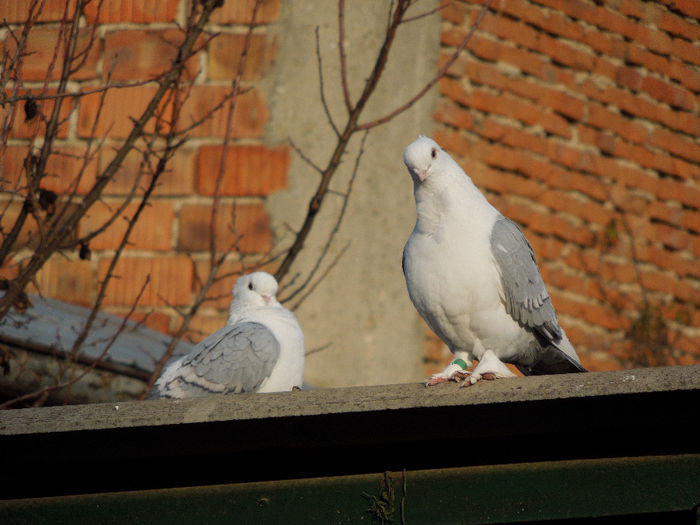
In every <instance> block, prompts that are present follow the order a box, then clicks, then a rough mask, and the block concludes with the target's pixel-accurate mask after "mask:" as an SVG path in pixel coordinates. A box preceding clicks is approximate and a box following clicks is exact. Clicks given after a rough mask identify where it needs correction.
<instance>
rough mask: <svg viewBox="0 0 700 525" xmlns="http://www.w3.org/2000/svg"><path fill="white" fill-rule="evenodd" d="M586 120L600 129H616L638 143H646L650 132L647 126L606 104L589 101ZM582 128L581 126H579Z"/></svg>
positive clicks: (623, 135)
mask: <svg viewBox="0 0 700 525" xmlns="http://www.w3.org/2000/svg"><path fill="white" fill-rule="evenodd" d="M585 121H586V122H588V123H589V124H591V125H592V126H595V127H596V128H599V129H604V130H609V131H614V132H615V133H617V134H618V135H620V136H621V137H623V138H625V139H627V140H629V141H630V142H634V143H637V144H640V143H645V142H646V141H647V140H648V138H649V133H648V131H647V128H646V127H645V126H642V125H641V124H639V123H637V122H635V121H633V120H631V119H629V118H626V117H623V116H622V115H620V114H619V113H614V112H612V111H610V110H609V109H608V108H607V107H606V106H603V105H602V104H597V103H595V102H589V104H588V115H587V118H586V119H585ZM578 129H579V130H580V129H581V128H580V127H579V128H578Z"/></svg>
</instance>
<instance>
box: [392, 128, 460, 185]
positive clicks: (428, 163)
mask: <svg viewBox="0 0 700 525" xmlns="http://www.w3.org/2000/svg"><path fill="white" fill-rule="evenodd" d="M450 160H451V159H450V156H449V155H447V154H446V153H445V152H444V151H443V150H442V148H441V147H440V146H439V145H438V143H437V142H435V141H434V140H433V139H431V138H428V137H424V136H423V135H420V136H419V137H418V138H417V139H416V140H414V141H413V142H411V143H410V144H409V145H408V146H407V147H406V149H405V150H404V152H403V162H404V164H405V165H406V167H407V168H408V172H409V173H410V174H411V178H413V182H415V183H416V184H420V183H422V182H423V181H425V180H426V179H427V178H428V177H430V176H431V175H432V174H434V173H440V172H441V171H444V169H445V168H446V167H447V163H449V161H450Z"/></svg>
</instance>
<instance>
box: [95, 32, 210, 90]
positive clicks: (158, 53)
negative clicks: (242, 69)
mask: <svg viewBox="0 0 700 525" xmlns="http://www.w3.org/2000/svg"><path fill="white" fill-rule="evenodd" d="M183 40H184V33H182V31H180V30H178V29H164V30H127V29H122V30H119V31H109V32H107V33H106V34H105V39H104V42H105V44H104V45H105V58H104V66H103V77H104V80H106V79H107V76H108V74H111V78H112V81H115V82H117V81H124V80H147V79H151V78H155V77H157V76H158V75H161V74H163V73H165V72H166V71H168V70H169V69H170V68H171V67H172V64H173V63H174V62H175V59H176V58H177V51H178V46H179V45H180V44H181V43H182V41H183ZM202 42H203V39H201V38H200V42H199V45H201V43H202ZM185 67H186V70H187V73H188V78H194V77H195V76H196V74H197V69H198V64H197V57H196V56H194V57H191V58H190V59H189V60H187V62H186V63H185Z"/></svg>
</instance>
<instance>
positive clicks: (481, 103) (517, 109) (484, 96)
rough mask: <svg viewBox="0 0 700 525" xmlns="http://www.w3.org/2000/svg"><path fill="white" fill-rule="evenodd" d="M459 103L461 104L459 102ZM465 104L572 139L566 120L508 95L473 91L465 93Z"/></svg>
mask: <svg viewBox="0 0 700 525" xmlns="http://www.w3.org/2000/svg"><path fill="white" fill-rule="evenodd" d="M441 87H442V83H441ZM458 102H461V101H459V100H458ZM463 102H464V103H465V104H466V105H468V106H470V107H472V108H475V109H479V110H481V111H486V112H489V113H495V114H498V115H505V116H508V117H511V118H516V119H517V120H519V121H521V122H523V123H525V124H529V125H538V124H539V125H541V126H542V127H543V128H544V129H545V130H547V131H549V132H550V133H554V134H555V135H559V136H560V137H564V138H570V137H571V131H570V128H569V124H568V122H567V121H566V119H564V118H562V117H560V116H558V115H556V114H553V113H549V112H546V111H542V109H541V108H540V107H538V105H536V104H532V103H530V102H527V101H525V100H522V99H518V98H515V97H512V96H507V95H501V96H498V95H494V94H491V93H489V92H487V91H482V90H478V89H473V90H472V91H471V92H470V93H465V94H464V96H463Z"/></svg>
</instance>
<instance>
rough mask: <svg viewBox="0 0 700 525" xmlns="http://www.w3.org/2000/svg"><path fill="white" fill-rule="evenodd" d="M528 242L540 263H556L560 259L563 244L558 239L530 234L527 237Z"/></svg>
mask: <svg viewBox="0 0 700 525" xmlns="http://www.w3.org/2000/svg"><path fill="white" fill-rule="evenodd" d="M528 240H529V241H530V244H531V245H532V249H533V250H534V251H535V255H536V256H537V260H538V261H539V262H540V263H542V262H543V261H558V260H559V259H561V256H562V252H563V249H564V243H563V242H562V241H560V240H559V239H555V238H553V237H543V236H541V235H535V234H532V235H528Z"/></svg>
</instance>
